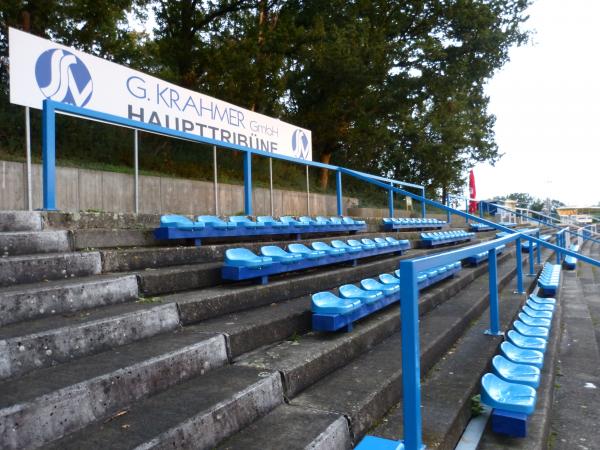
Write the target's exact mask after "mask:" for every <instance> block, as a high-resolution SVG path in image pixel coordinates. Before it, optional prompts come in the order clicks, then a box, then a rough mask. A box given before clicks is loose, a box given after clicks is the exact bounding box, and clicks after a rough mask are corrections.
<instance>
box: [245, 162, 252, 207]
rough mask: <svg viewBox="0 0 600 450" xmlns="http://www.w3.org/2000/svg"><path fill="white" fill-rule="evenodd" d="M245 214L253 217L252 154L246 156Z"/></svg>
mask: <svg viewBox="0 0 600 450" xmlns="http://www.w3.org/2000/svg"><path fill="white" fill-rule="evenodd" d="M244 212H245V213H246V215H247V216H251V215H252V152H246V153H245V154H244Z"/></svg>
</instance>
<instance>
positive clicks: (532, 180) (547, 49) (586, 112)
mask: <svg viewBox="0 0 600 450" xmlns="http://www.w3.org/2000/svg"><path fill="white" fill-rule="evenodd" d="M529 13H530V20H529V21H528V24H527V26H528V28H530V29H533V30H535V35H534V36H533V42H532V44H531V45H527V46H523V47H519V48H515V49H513V50H512V51H511V53H510V58H511V60H510V62H508V63H507V64H506V66H504V68H503V69H502V70H501V71H499V72H498V73H497V74H496V75H495V76H494V78H493V79H492V80H491V81H490V83H489V85H488V88H487V93H488V95H489V96H490V99H491V100H490V112H492V113H493V114H495V115H496V118H497V120H496V127H495V131H496V142H497V143H498V145H499V147H500V151H501V152H502V153H504V154H505V155H504V157H502V159H501V160H500V161H499V162H498V163H497V164H496V166H495V167H491V166H490V165H488V164H481V165H478V166H476V167H475V169H474V171H475V178H476V186H477V197H479V198H488V197H492V196H495V195H502V194H508V193H511V192H529V193H530V194H532V195H534V196H536V197H541V198H546V197H547V196H549V197H551V198H556V199H558V200H561V201H563V202H565V203H567V204H569V205H579V206H583V205H590V204H597V203H598V202H600V139H599V137H600V136H599V135H600V124H599V123H598V121H599V120H600V73H599V69H600V62H599V59H600V1H599V0H568V1H566V0H537V1H536V2H535V3H534V5H533V6H532V7H531V8H530V10H529Z"/></svg>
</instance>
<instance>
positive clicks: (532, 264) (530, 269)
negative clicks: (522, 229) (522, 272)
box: [529, 241, 537, 277]
mask: <svg viewBox="0 0 600 450" xmlns="http://www.w3.org/2000/svg"><path fill="white" fill-rule="evenodd" d="M536 245H537V244H536ZM534 264H535V263H534V261H533V242H532V241H529V276H530V277H533V276H535V273H534V270H533V266H534Z"/></svg>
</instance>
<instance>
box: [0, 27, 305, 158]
mask: <svg viewBox="0 0 600 450" xmlns="http://www.w3.org/2000/svg"><path fill="white" fill-rule="evenodd" d="M9 62H10V101H11V103H15V104H18V105H23V106H29V107H31V108H37V109H41V108H42V102H43V100H44V99H51V100H54V101H57V102H62V103H68V104H71V105H75V106H79V107H85V108H88V109H92V110H95V111H99V112H102V113H107V114H112V115H115V116H119V117H124V118H128V119H131V120H137V121H140V122H145V123H149V124H153V125H158V126H161V127H165V128H170V129H172V130H177V131H182V132H185V133H191V134H195V135H199V136H202V137H205V138H209V139H214V140H217V141H219V142H221V143H223V145H225V146H227V144H235V145H239V146H242V147H248V148H251V149H255V150H262V151H265V152H269V153H276V154H280V155H286V156H292V157H294V158H300V159H305V160H312V141H311V132H310V131H309V130H305V129H302V128H299V127H296V126H294V125H290V124H288V123H285V122H282V121H280V120H279V119H273V118H271V117H267V116H265V115H262V114H258V113H255V112H253V111H249V110H247V109H243V108H240V107H238V106H235V105H232V104H231V103H227V102H223V101H221V100H217V99H215V98H213V97H209V96H207V95H204V94H200V93H198V92H194V91H191V90H189V89H184V88H182V87H179V86H176V85H174V84H172V83H167V82H166V81H163V80H160V79H158V78H155V77H152V76H150V75H146V74H144V73H142V72H138V71H136V70H132V69H129V68H127V67H125V66H121V65H119V64H115V63H112V62H110V61H106V60H104V59H102V58H98V57H96V56H92V55H89V54H87V53H84V52H80V51H78V50H75V49H73V48H69V47H65V46H63V45H60V44H56V43H54V42H51V41H49V40H47V39H42V38H39V37H37V36H33V35H31V34H28V33H24V32H22V31H19V30H16V29H14V28H11V29H10V30H9Z"/></svg>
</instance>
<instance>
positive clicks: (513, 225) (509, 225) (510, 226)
mask: <svg viewBox="0 0 600 450" xmlns="http://www.w3.org/2000/svg"><path fill="white" fill-rule="evenodd" d="M498 223H499V224H500V225H502V226H503V227H506V228H514V227H516V226H517V224H516V223H515V222H498Z"/></svg>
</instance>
